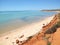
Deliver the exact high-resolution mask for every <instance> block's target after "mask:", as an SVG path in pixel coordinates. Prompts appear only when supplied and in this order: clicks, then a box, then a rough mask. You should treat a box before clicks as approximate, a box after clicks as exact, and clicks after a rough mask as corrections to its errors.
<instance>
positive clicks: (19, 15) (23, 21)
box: [0, 10, 55, 34]
mask: <svg viewBox="0 0 60 45" xmlns="http://www.w3.org/2000/svg"><path fill="white" fill-rule="evenodd" d="M53 14H55V12H41V11H37V10H34V11H31V10H29V11H0V34H1V33H4V32H6V31H10V30H13V29H16V28H19V27H23V26H26V25H27V24H31V23H34V22H38V21H40V20H43V19H45V18H46V17H49V16H52V15H53Z"/></svg>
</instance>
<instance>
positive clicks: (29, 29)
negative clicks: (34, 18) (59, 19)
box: [0, 16, 54, 45]
mask: <svg viewBox="0 0 60 45" xmlns="http://www.w3.org/2000/svg"><path fill="white" fill-rule="evenodd" d="M53 17H54V16H52V17H48V18H46V19H45V20H43V21H40V22H37V23H33V24H30V25H27V26H25V27H22V28H19V29H16V30H14V31H11V32H10V33H8V34H6V35H5V36H2V37H0V45H13V44H12V42H15V41H16V39H19V37H20V36H21V35H24V37H23V38H21V39H19V40H21V41H23V40H27V37H29V36H32V35H34V34H36V33H38V32H39V31H41V29H42V26H43V24H45V25H46V24H48V23H49V22H50V21H51V20H52V19H53ZM6 37H8V39H6ZM14 45H17V44H16V43H14Z"/></svg>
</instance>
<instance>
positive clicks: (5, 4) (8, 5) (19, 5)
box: [0, 0, 60, 11]
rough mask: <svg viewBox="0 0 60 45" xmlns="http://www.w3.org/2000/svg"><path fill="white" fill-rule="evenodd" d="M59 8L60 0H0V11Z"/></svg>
mask: <svg viewBox="0 0 60 45" xmlns="http://www.w3.org/2000/svg"><path fill="white" fill-rule="evenodd" d="M40 9H60V0H0V11H16V10H40Z"/></svg>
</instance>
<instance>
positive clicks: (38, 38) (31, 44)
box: [21, 14, 60, 45]
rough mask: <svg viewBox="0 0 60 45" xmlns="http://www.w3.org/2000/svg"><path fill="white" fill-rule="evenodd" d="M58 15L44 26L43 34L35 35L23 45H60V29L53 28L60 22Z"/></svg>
mask: <svg viewBox="0 0 60 45" xmlns="http://www.w3.org/2000/svg"><path fill="white" fill-rule="evenodd" d="M58 15H60V14H56V15H55V17H54V18H53V20H51V22H50V23H49V24H48V25H46V26H43V29H42V32H39V33H38V34H37V35H34V36H33V37H32V38H30V39H28V40H27V41H26V42H24V43H23V44H21V45H60V39H59V38H60V36H59V34H60V27H59V28H58V29H57V28H56V27H54V28H53V26H54V25H55V24H57V22H59V21H60V20H59V16H58ZM55 28H56V29H55ZM55 37H56V38H55Z"/></svg>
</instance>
